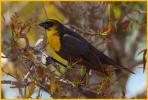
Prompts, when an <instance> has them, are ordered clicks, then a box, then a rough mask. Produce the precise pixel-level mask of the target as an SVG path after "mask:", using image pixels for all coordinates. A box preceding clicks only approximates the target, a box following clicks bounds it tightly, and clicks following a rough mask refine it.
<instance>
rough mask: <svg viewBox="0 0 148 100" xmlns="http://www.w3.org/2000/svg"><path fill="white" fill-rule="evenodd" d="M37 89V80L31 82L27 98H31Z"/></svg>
mask: <svg viewBox="0 0 148 100" xmlns="http://www.w3.org/2000/svg"><path fill="white" fill-rule="evenodd" d="M34 89H35V82H34V81H33V82H31V83H29V85H28V86H27V87H26V98H30V97H31V95H32V94H33V92H34Z"/></svg>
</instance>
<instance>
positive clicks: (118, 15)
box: [113, 5, 121, 20]
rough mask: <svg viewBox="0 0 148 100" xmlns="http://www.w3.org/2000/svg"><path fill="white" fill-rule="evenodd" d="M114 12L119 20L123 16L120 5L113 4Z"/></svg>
mask: <svg viewBox="0 0 148 100" xmlns="http://www.w3.org/2000/svg"><path fill="white" fill-rule="evenodd" d="M113 14H114V17H115V19H117V20H119V19H120V17H121V8H120V6H118V5H114V6H113Z"/></svg>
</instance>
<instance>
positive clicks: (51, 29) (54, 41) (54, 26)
mask: <svg viewBox="0 0 148 100" xmlns="http://www.w3.org/2000/svg"><path fill="white" fill-rule="evenodd" d="M61 25H62V24H61V23H60V22H58V21H57V20H54V19H48V20H46V21H44V22H42V23H40V24H39V26H41V27H43V28H44V29H45V30H46V34H47V38H48V42H49V44H50V45H51V47H52V48H53V49H54V50H55V51H59V50H60V48H61V41H60V38H61V37H60V36H61V32H60V26H61Z"/></svg>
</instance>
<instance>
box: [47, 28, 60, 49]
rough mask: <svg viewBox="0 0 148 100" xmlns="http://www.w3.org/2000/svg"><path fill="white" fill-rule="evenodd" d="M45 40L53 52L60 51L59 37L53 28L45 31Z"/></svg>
mask: <svg viewBox="0 0 148 100" xmlns="http://www.w3.org/2000/svg"><path fill="white" fill-rule="evenodd" d="M47 38H48V42H49V44H50V46H51V47H52V48H53V49H54V50H55V51H59V50H60V49H61V42H60V36H59V33H58V31H57V30H56V28H55V27H52V28H50V30H47Z"/></svg>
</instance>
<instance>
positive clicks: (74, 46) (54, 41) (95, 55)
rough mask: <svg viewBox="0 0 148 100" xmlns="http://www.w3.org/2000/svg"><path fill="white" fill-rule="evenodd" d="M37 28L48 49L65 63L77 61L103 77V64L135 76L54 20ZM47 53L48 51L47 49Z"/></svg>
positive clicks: (48, 20)
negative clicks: (41, 31) (43, 31)
mask: <svg viewBox="0 0 148 100" xmlns="http://www.w3.org/2000/svg"><path fill="white" fill-rule="evenodd" d="M39 26H40V27H42V28H43V29H45V31H46V36H47V41H48V44H49V45H50V47H51V48H52V49H53V50H54V51H55V52H56V54H57V55H59V56H60V57H61V58H63V59H65V60H66V61H68V62H70V61H71V62H75V61H77V60H79V61H80V62H79V64H82V65H84V66H85V67H86V70H87V71H89V70H90V69H92V70H95V71H98V72H101V73H103V74H105V75H108V74H107V73H106V71H105V68H104V67H103V66H102V65H103V64H105V65H112V66H113V67H115V68H117V69H124V70H125V71H128V72H130V73H133V74H135V73H134V72H132V71H131V70H130V69H128V68H127V67H125V66H123V65H122V64H120V63H119V62H116V61H115V60H113V59H111V58H110V57H108V56H107V55H105V54H104V53H103V52H101V51H99V50H98V49H96V48H95V47H94V46H93V45H92V44H91V43H89V42H88V41H87V40H86V39H84V38H83V37H82V36H81V35H79V34H78V33H76V32H74V31H73V30H72V29H69V28H68V27H66V26H65V25H64V24H62V23H61V22H60V21H58V20H55V19H47V20H45V21H43V22H41V23H39ZM47 51H49V50H48V48H47ZM52 57H53V56H52ZM53 58H54V57H53ZM54 59H56V58H54ZM56 60H57V59H56ZM57 61H60V60H57Z"/></svg>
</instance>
